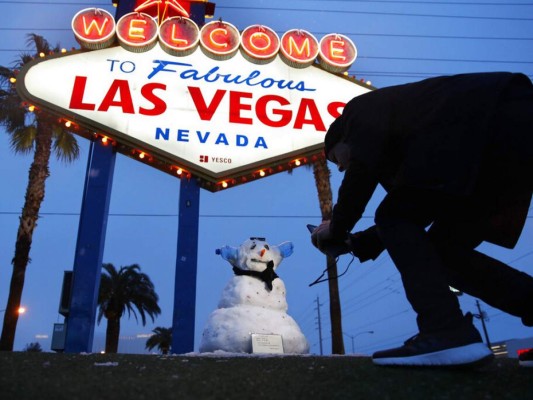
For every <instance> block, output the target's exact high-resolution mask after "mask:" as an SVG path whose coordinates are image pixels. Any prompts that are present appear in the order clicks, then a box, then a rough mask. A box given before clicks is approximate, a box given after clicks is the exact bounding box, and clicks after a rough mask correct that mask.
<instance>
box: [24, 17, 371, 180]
mask: <svg viewBox="0 0 533 400" xmlns="http://www.w3.org/2000/svg"><path fill="white" fill-rule="evenodd" d="M72 29H73V31H74V33H75V36H76V38H77V40H78V42H79V43H80V44H81V46H82V50H81V51H75V52H72V53H70V54H65V55H59V56H49V57H44V58H42V59H39V60H36V61H34V62H33V63H31V64H30V65H29V66H28V67H26V68H25V69H23V70H22V71H21V73H20V75H19V78H18V79H17V88H18V90H19V93H20V94H21V96H22V97H23V98H24V99H25V100H27V101H28V102H29V103H31V104H36V105H37V107H42V108H44V109H46V110H48V111H52V112H54V113H56V114H57V115H58V117H59V118H60V119H62V120H64V121H65V122H67V123H69V124H73V128H72V130H73V132H74V133H78V134H80V135H83V136H92V137H93V138H94V137H97V138H99V139H101V140H102V141H103V142H105V143H111V144H112V145H114V146H116V149H117V151H119V152H121V153H124V154H127V155H129V156H131V157H135V158H137V159H139V160H140V161H142V162H145V163H147V164H150V165H152V166H153V167H156V168H158V169H161V170H163V171H165V172H168V173H172V174H174V175H176V176H180V177H183V176H186V177H191V176H194V177H197V178H198V179H199V182H200V185H201V186H202V187H203V188H205V189H207V190H210V191H218V190H221V189H224V188H226V187H231V186H234V185H237V184H242V183H245V182H248V181H250V180H254V179H258V178H261V177H264V176H268V175H271V174H273V173H277V172H281V171H284V170H287V169H291V168H294V167H297V166H299V165H303V164H305V163H310V162H313V161H316V160H317V159H318V157H321V156H323V155H322V152H323V150H322V149H323V140H324V135H325V133H326V131H327V128H328V127H329V125H330V124H331V122H332V121H333V120H334V119H335V118H336V117H337V116H339V115H340V113H341V112H342V109H343V107H344V105H345V104H346V103H347V102H348V101H349V100H350V99H352V98H353V97H354V96H358V95H360V94H363V93H366V92H368V91H369V90H371V88H370V87H369V86H368V85H365V84H361V83H359V82H357V81H355V80H354V79H350V78H348V77H346V76H344V75H343V74H342V72H343V71H345V70H347V69H348V67H349V66H350V65H351V64H352V63H353V61H354V60H355V57H356V54H357V51H356V49H355V46H354V45H353V43H352V42H351V41H350V40H349V39H348V38H347V37H345V36H343V35H340V34H330V35H326V36H325V37H324V38H322V40H320V42H319V41H318V40H317V39H315V38H314V36H313V35H311V34H310V33H309V32H306V31H303V30H297V29H295V30H291V31H288V32H286V33H285V34H284V35H283V36H282V37H281V38H279V37H278V35H277V34H276V33H275V32H274V31H273V30H272V29H270V28H268V27H265V26H261V25H253V26H250V27H248V28H246V29H244V30H243V31H242V32H239V31H238V30H237V28H236V27H234V26H233V25H231V24H230V23H227V22H223V21H213V22H210V23H208V24H205V25H204V26H203V27H202V28H201V29H200V28H199V27H198V26H197V25H196V24H195V23H194V22H193V21H192V20H190V19H189V18H187V16H175V17H171V18H167V19H165V21H163V22H162V23H161V24H158V19H157V18H154V17H152V16H150V15H148V14H145V13H141V12H133V13H130V14H127V15H125V16H124V17H122V18H121V19H120V20H119V21H118V22H116V23H115V21H114V19H113V16H112V15H111V14H109V13H107V12H106V11H105V10H101V9H85V10H82V11H80V12H79V13H77V14H76V15H75V16H74V18H73V20H72ZM117 41H118V45H117V44H116V43H117Z"/></svg>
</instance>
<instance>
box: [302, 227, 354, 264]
mask: <svg viewBox="0 0 533 400" xmlns="http://www.w3.org/2000/svg"><path fill="white" fill-rule="evenodd" d="M329 224H330V222H329V221H324V222H322V223H321V224H320V225H319V226H317V227H316V228H315V230H314V231H313V233H311V242H312V243H313V246H315V247H316V248H317V249H318V250H320V251H321V252H322V253H324V254H326V255H328V256H330V257H338V256H340V255H341V254H346V253H349V252H350V247H349V246H348V244H347V243H346V242H345V241H343V240H338V239H335V238H334V237H333V235H332V234H331V231H330V229H329Z"/></svg>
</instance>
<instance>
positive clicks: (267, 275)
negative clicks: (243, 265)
mask: <svg viewBox="0 0 533 400" xmlns="http://www.w3.org/2000/svg"><path fill="white" fill-rule="evenodd" d="M233 272H234V273H235V275H237V276H241V275H246V276H252V277H254V278H257V279H259V280H261V281H263V282H265V285H266V287H267V289H268V291H269V292H270V291H271V290H272V281H273V280H274V279H276V278H279V277H278V275H277V274H276V273H275V272H274V261H272V260H271V261H269V262H267V264H266V268H265V270H264V271H261V272H259V271H249V270H244V269H240V268H239V267H236V266H233Z"/></svg>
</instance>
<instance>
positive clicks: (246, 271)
mask: <svg viewBox="0 0 533 400" xmlns="http://www.w3.org/2000/svg"><path fill="white" fill-rule="evenodd" d="M292 252H293V244H292V243H291V242H283V243H281V244H280V245H278V246H272V245H270V244H268V243H267V242H266V241H265V239H264V238H250V239H249V240H246V241H245V242H244V243H243V244H242V245H241V246H240V247H230V246H224V247H222V248H221V249H217V251H216V253H217V254H220V255H221V256H222V258H223V259H224V260H226V261H228V262H229V263H230V264H231V265H232V267H233V272H234V276H233V277H232V278H231V279H230V281H229V282H228V284H227V285H226V287H225V288H224V290H223V292H222V296H221V299H220V301H219V303H218V308H217V309H216V310H215V311H213V312H212V313H211V315H210V316H209V319H208V321H207V324H206V327H205V329H204V332H203V335H202V340H201V342H200V352H201V353H205V352H214V351H225V352H231V353H252V335H279V336H280V337H281V340H282V346H283V352H284V353H291V354H306V353H308V352H309V344H308V342H307V340H306V338H305V336H304V335H303V333H302V331H301V330H300V328H299V326H298V324H297V323H296V322H295V321H294V319H293V318H292V317H291V316H289V315H288V314H287V309H288V305H287V299H286V290H285V284H284V283H283V281H282V280H281V279H280V278H279V277H278V275H277V274H276V272H275V271H276V269H277V268H278V266H279V264H280V263H281V261H282V260H283V259H284V258H285V257H289V256H290V255H291V254H292Z"/></svg>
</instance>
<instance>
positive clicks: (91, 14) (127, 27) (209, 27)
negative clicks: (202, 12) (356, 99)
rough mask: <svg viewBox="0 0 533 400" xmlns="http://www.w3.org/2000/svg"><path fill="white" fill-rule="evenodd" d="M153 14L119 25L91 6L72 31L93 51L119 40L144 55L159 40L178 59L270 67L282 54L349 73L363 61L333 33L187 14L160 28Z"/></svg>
mask: <svg viewBox="0 0 533 400" xmlns="http://www.w3.org/2000/svg"><path fill="white" fill-rule="evenodd" d="M158 20H159V19H156V18H154V17H152V16H150V15H149V14H145V13H142V12H138V11H136V12H132V13H129V14H126V15H124V16H123V17H122V18H120V19H119V20H118V22H116V23H115V20H114V18H113V16H112V15H111V14H110V13H109V12H108V11H106V10H103V9H99V8H87V9H84V10H82V11H80V12H78V13H77V14H76V15H75V16H74V18H73V19H72V30H73V32H74V35H75V37H76V40H77V41H78V42H79V43H80V45H81V46H82V47H83V48H85V49H89V50H99V49H103V48H107V47H110V46H112V45H113V44H114V43H115V40H118V42H119V44H120V45H121V46H122V47H123V48H125V49H126V50H128V51H132V52H136V53H141V52H146V51H149V50H150V49H152V48H153V47H154V46H155V45H156V44H157V43H158V42H159V43H160V45H161V47H162V48H163V50H164V51H165V52H167V53H168V54H171V55H173V56H177V57H180V56H187V55H189V54H192V53H193V52H194V51H196V49H197V48H198V47H200V49H201V50H202V52H204V53H205V54H206V55H207V56H208V57H210V58H213V59H215V60H227V59H229V58H231V57H233V56H234V55H235V54H236V53H237V52H238V51H240V52H241V53H242V55H243V56H244V58H245V59H246V60H248V61H249V62H251V63H255V64H266V63H269V62H271V61H273V60H274V59H275V58H276V56H277V55H278V54H279V55H280V57H281V59H282V60H283V61H284V62H285V63H286V64H287V65H289V66H291V67H293V68H305V67H308V66H311V65H312V64H314V63H315V61H316V60H317V59H318V62H319V64H320V65H321V66H322V67H323V68H324V69H326V70H327V71H329V72H334V73H340V72H344V71H346V70H348V69H349V67H350V66H351V65H352V64H353V63H354V61H355V59H356V57H357V48H356V47H355V45H354V43H353V42H352V41H351V40H350V39H349V38H348V37H346V36H344V35H341V34H337V33H331V34H327V35H325V36H324V37H323V38H322V39H321V40H320V42H319V41H318V40H317V39H316V38H315V37H314V36H313V35H312V34H311V33H309V32H307V31H305V30H301V29H291V30H289V31H287V32H285V34H284V35H283V36H282V37H281V39H280V38H279V36H278V35H277V34H276V32H275V31H274V30H273V29H271V28H269V27H267V26H263V25H252V26H249V27H247V28H246V29H244V30H243V31H242V32H239V31H238V30H237V28H236V27H235V26H233V25H232V24H230V23H228V22H225V21H222V20H219V21H212V22H210V23H207V24H205V25H204V26H202V28H201V29H200V28H199V27H198V25H197V24H196V23H195V22H194V21H193V20H191V19H189V18H187V17H185V16H174V17H168V18H166V19H164V20H162V21H160V24H158Z"/></svg>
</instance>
